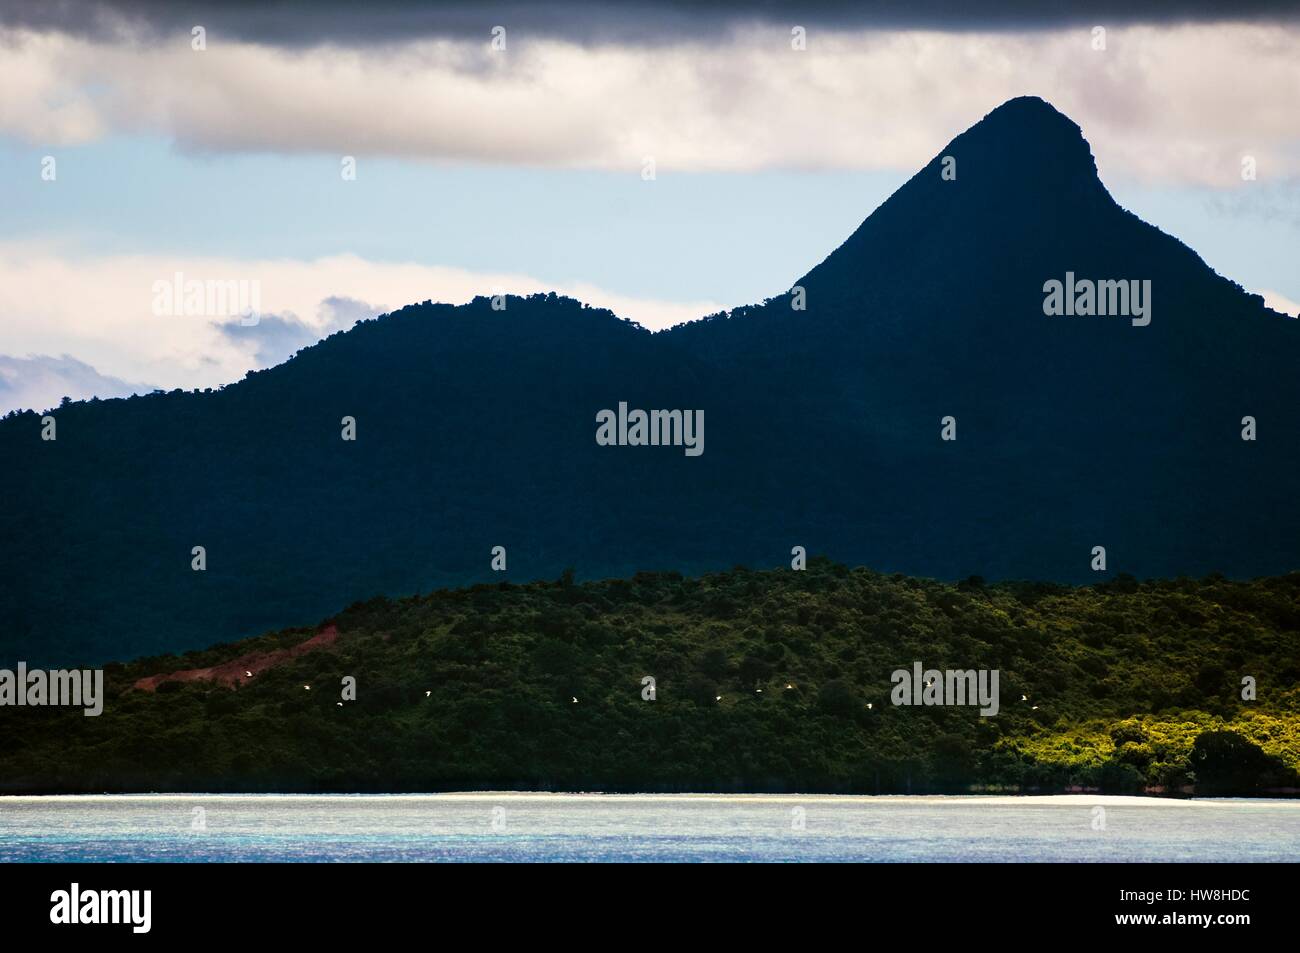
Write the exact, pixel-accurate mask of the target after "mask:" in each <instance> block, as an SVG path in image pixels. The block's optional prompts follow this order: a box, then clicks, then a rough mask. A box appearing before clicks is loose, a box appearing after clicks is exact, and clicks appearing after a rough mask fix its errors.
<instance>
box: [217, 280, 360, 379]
mask: <svg viewBox="0 0 1300 953" xmlns="http://www.w3.org/2000/svg"><path fill="white" fill-rule="evenodd" d="M378 314H379V309H378V308H376V307H374V306H372V305H369V304H366V302H364V301H357V300H355V299H354V298H347V297H341V296H338V295H332V296H330V297H328V298H326V299H325V300H324V301H322V302H321V303H320V307H319V308H318V309H317V318H316V320H315V321H314V322H310V323H309V322H306V321H303V320H301V319H300V318H299V317H298V316H297V315H295V314H292V313H286V314H261V315H258V316H257V318H256V323H252V322H251V319H250V320H240V319H238V318H235V319H231V320H226V321H218V322H214V324H215V326H216V328H217V330H218V331H219V332H220V333H221V334H222V335H223V336H224V337H225V338H226V339H227V340H229V341H231V342H233V343H234V344H236V345H237V346H245V347H246V349H247V351H248V352H249V353H250V354H251V355H252V358H253V360H254V361H256V363H257V366H258V367H274V366H275V365H276V364H281V363H283V362H284V361H287V360H288V359H289V358H291V357H293V356H294V354H296V353H297V352H298V351H300V350H302V349H303V348H305V347H309V346H310V345H312V344H315V343H316V342H317V341H319V340H320V339H321V338H325V337H329V335H331V334H333V333H334V332H335V331H346V330H347V329H348V328H350V327H352V325H354V324H356V323H357V322H358V321H361V320H364V319H366V318H373V317H375V316H376V315H378Z"/></svg>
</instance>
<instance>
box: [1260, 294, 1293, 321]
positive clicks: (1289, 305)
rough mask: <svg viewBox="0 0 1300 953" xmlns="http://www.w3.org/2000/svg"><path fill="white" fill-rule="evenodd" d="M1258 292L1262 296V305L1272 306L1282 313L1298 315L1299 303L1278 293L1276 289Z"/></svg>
mask: <svg viewBox="0 0 1300 953" xmlns="http://www.w3.org/2000/svg"><path fill="white" fill-rule="evenodd" d="M1260 294H1261V295H1263V296H1264V306H1265V307H1266V308H1272V309H1273V310H1274V311H1278V312H1281V313H1282V314H1289V315H1291V317H1293V318H1297V317H1300V304H1297V303H1296V302H1294V301H1292V300H1291V299H1290V298H1287V297H1286V296H1284V295H1280V294H1278V293H1277V292H1276V291H1261V292H1260Z"/></svg>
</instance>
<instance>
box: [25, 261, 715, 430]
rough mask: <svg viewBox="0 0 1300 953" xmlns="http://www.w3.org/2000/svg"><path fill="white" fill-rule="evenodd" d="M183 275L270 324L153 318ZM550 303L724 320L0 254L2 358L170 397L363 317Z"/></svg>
mask: <svg viewBox="0 0 1300 953" xmlns="http://www.w3.org/2000/svg"><path fill="white" fill-rule="evenodd" d="M177 272H180V273H181V274H182V275H183V276H184V279H185V280H186V281H190V280H198V281H209V280H210V281H248V282H257V283H258V284H257V287H258V289H259V292H260V299H261V300H260V302H259V310H260V312H261V313H262V314H263V315H266V316H267V318H266V319H265V320H264V321H263V322H261V323H260V324H259V325H258V326H255V327H248V328H242V327H239V326H238V325H239V319H238V318H237V317H235V318H228V319H222V318H221V317H220V316H213V315H204V316H184V315H181V316H177V315H170V314H167V315H159V314H155V313H154V284H155V282H159V281H162V282H172V281H173V276H174V275H175V274H176V273H177ZM545 291H555V292H556V293H558V294H567V295H570V296H572V297H575V298H578V299H580V300H582V301H584V302H586V303H588V304H591V305H593V306H595V307H603V308H609V309H610V310H611V311H613V312H614V313H615V314H617V315H619V316H620V317H625V318H630V319H631V320H634V321H637V322H638V323H640V324H643V325H645V326H646V327H649V328H652V329H657V328H663V327H668V326H671V325H673V324H677V323H679V322H681V321H688V320H692V319H694V318H698V317H702V316H703V315H705V314H709V313H712V312H715V311H718V310H720V309H721V305H719V304H718V303H716V302H713V301H692V302H674V301H655V300H647V299H640V298H631V297H626V296H622V295H617V294H611V293H609V292H606V291H604V290H603V289H601V288H598V287H595V286H592V285H588V284H572V285H559V286H557V285H549V284H546V283H544V282H542V281H539V280H538V279H536V278H532V277H529V276H527V275H518V274H507V273H500V274H488V273H477V272H471V271H465V270H462V269H457V268H442V267H433V266H427V265H419V264H412V263H394V262H374V261H367V260H365V259H362V258H358V257H357V256H355V255H334V256H330V257H326V258H319V259H314V260H311V261H295V260H241V259H235V258H202V257H184V256H164V255H118V256H106V257H98V258H77V257H69V256H67V255H64V254H62V253H61V252H60V250H59V249H57V248H55V247H44V248H40V247H34V246H32V245H31V244H30V243H24V244H19V243H16V242H15V243H0V315H3V316H4V330H5V338H4V348H5V350H6V351H8V352H9V353H11V354H72V355H75V356H76V357H77V358H79V359H80V360H82V361H85V362H86V363H87V364H89V365H92V366H93V368H94V369H97V370H98V371H99V372H100V373H101V374H103V375H108V376H111V377H115V378H120V379H121V380H126V381H150V382H152V383H153V384H154V385H156V386H158V387H161V388H164V389H171V388H174V387H181V388H186V389H190V388H196V387H197V388H203V387H216V386H220V385H222V384H226V383H229V382H231V381H234V380H238V379H240V378H241V377H243V375H244V374H245V372H247V371H249V370H252V369H255V368H258V367H264V366H267V365H268V364H271V363H276V362H278V361H280V360H282V359H284V358H286V357H288V356H289V355H290V354H292V352H293V351H295V350H297V349H298V348H301V347H304V346H306V345H307V344H310V343H313V342H314V341H316V340H319V339H320V338H321V337H323V336H325V335H327V334H330V333H332V332H333V331H335V330H339V329H341V328H345V327H349V326H351V324H352V323H353V322H354V321H355V320H356V319H357V318H358V317H363V316H368V315H369V314H374V313H382V312H386V311H392V310H396V309H397V308H400V307H402V306H404V305H407V304H411V303H413V302H417V301H424V300H433V301H440V302H447V303H452V304H459V303H463V302H466V301H469V300H470V299H471V298H473V297H475V296H476V295H484V294H494V293H497V292H504V293H509V294H533V293H536V292H545ZM232 325H233V326H232ZM35 372H36V369H35V368H30V369H28V370H23V369H22V368H21V367H18V368H17V370H16V371H15V374H16V375H17V376H16V377H15V378H14V381H13V382H11V384H10V386H11V387H15V388H16V387H18V386H20V385H24V386H25V383H24V382H23V381H22V377H23V375H25V374H27V373H35ZM65 393H68V394H69V395H70V396H78V395H76V394H72V392H71V391H65ZM57 396H62V395H61V394H60V395H57ZM100 396H105V395H104V394H100ZM10 406H17V404H11V405H10ZM6 409H8V408H6Z"/></svg>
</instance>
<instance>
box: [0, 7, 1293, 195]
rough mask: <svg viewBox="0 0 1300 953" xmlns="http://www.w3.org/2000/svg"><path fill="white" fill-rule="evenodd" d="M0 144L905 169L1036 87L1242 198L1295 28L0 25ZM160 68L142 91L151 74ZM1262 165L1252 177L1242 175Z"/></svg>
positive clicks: (1275, 134) (1281, 128)
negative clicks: (294, 35) (637, 40)
mask: <svg viewBox="0 0 1300 953" xmlns="http://www.w3.org/2000/svg"><path fill="white" fill-rule="evenodd" d="M3 35H4V39H3V42H4V43H5V44H6V45H7V49H6V52H5V55H4V56H2V57H0V133H3V132H8V133H10V134H13V135H17V136H20V137H23V138H26V139H28V140H29V141H32V142H34V143H40V144H42V146H44V147H47V148H53V147H54V146H57V145H58V144H60V143H76V142H84V141H87V140H89V139H94V138H98V137H102V136H105V135H109V134H140V135H162V136H165V137H169V138H170V139H171V140H172V141H174V143H175V144H176V146H177V147H178V148H180V149H182V150H187V151H194V152H227V151H244V152H281V153H302V152H306V153H316V154H324V155H332V156H342V155H356V156H396V157H404V158H412V159H422V160H434V161H472V162H488V163H509V164H519V165H530V166H555V167H570V168H598V169H608V170H618V171H622V172H625V173H628V174H629V175H636V174H639V173H640V171H641V168H642V164H643V160H644V159H645V158H646V157H653V158H654V159H655V160H656V164H657V167H658V173H659V174H660V175H663V174H671V173H672V172H673V171H675V170H691V171H695V170H754V169H764V168H802V169H808V168H812V169H824V168H838V169H891V170H911V169H915V168H917V167H918V166H919V165H920V164H922V163H923V162H925V161H927V160H928V159H929V158H931V157H932V156H933V155H934V153H935V152H936V151H937V150H938V149H939V148H941V147H942V146H943V144H944V143H945V142H947V141H948V139H950V138H951V137H952V136H953V135H955V134H956V133H958V132H960V131H962V130H963V129H965V128H966V127H968V126H969V125H971V124H972V123H974V122H975V121H976V120H978V119H979V118H980V117H981V116H983V115H984V114H985V113H987V112H988V111H989V110H991V109H992V108H993V107H994V106H996V105H998V104H999V103H1001V102H1003V101H1005V100H1007V99H1010V98H1012V97H1014V96H1017V95H1022V94H1034V95H1040V96H1042V97H1044V98H1045V99H1047V100H1049V101H1050V102H1052V103H1053V104H1054V105H1056V106H1057V107H1058V108H1059V109H1061V110H1062V111H1063V112H1065V113H1066V114H1067V115H1069V116H1070V117H1071V118H1073V119H1074V120H1075V121H1077V122H1079V123H1080V125H1081V126H1082V127H1083V129H1084V133H1085V135H1086V136H1087V137H1088V138H1089V141H1090V142H1091V143H1092V144H1093V146H1094V149H1095V151H1096V153H1097V155H1098V160H1099V166H1100V168H1101V171H1102V172H1103V174H1104V175H1113V176H1131V177H1135V178H1138V179H1143V180H1151V181H1158V182H1193V183H1198V184H1208V185H1215V186H1221V187H1239V186H1240V185H1241V179H1240V169H1241V157H1242V156H1243V155H1245V154H1250V155H1253V156H1255V157H1256V159H1257V161H1258V163H1259V167H1260V169H1261V170H1268V174H1270V175H1275V176H1279V177H1281V176H1286V175H1294V174H1297V173H1300V141H1298V140H1300V133H1298V132H1297V126H1296V124H1295V121H1294V118H1295V109H1294V106H1295V100H1296V96H1297V91H1298V90H1300V58H1298V57H1296V56H1295V50H1296V49H1297V48H1300V26H1297V25H1295V24H1277V23H1271V24H1229V25H1213V26H1211V25H1182V26H1161V27H1153V26H1131V27H1123V26H1116V27H1113V28H1111V29H1109V31H1108V33H1107V43H1106V49H1105V50H1095V49H1093V48H1092V43H1091V40H1092V37H1091V33H1090V31H1089V29H1088V28H1086V27H1078V28H1071V29H1055V30H1047V31H1034V32H961V33H952V32H948V33H942V32H933V31H924V30H909V31H902V32H873V31H856V32H844V31H824V32H821V33H818V32H816V31H813V32H811V33H810V34H809V38H808V48H807V50H805V51H802V52H798V51H794V50H792V49H791V47H790V36H789V31H788V29H787V28H785V27H781V28H780V29H778V28H777V27H775V26H766V27H765V26H762V25H753V24H751V25H749V26H746V27H743V28H737V29H736V30H735V31H733V32H731V33H728V34H727V35H726V36H725V37H722V38H719V39H715V40H710V39H700V38H690V37H686V38H683V39H681V40H679V41H677V42H674V43H672V44H669V45H666V46H663V47H659V48H654V49H650V48H645V47H642V46H638V45H635V44H617V43H604V44H597V45H583V44H581V43H579V42H577V41H575V40H569V39H564V38H551V39H547V38H540V39H537V38H535V39H532V40H531V41H530V42H528V43H525V44H518V45H511V46H510V47H509V48H508V50H507V51H506V52H504V53H494V52H492V51H490V50H489V49H488V47H487V44H486V42H479V41H474V42H470V41H457V40H452V39H445V38H444V39H437V38H432V39H417V40H413V41H409V42H402V43H395V44H393V45H390V46H386V47H383V48H377V47H348V46H314V47H309V48H302V49H296V48H295V49H289V48H282V47H277V46H268V45H258V44H255V43H244V42H239V41H232V40H230V39H229V38H225V37H221V36H219V35H212V36H210V37H209V44H208V49H207V50H206V51H203V52H195V51H193V50H191V48H190V43H189V34H188V32H186V33H183V34H180V35H173V36H170V37H168V38H166V39H161V40H157V41H153V42H148V43H144V42H137V41H123V40H117V41H108V40H90V39H82V38H76V37H73V36H71V35H67V34H62V33H35V32H30V31H12V30H11V31H9V32H8V33H7V34H3ZM160 76H165V77H167V81H166V82H159V81H158V77H160ZM1261 174H1263V173H1261Z"/></svg>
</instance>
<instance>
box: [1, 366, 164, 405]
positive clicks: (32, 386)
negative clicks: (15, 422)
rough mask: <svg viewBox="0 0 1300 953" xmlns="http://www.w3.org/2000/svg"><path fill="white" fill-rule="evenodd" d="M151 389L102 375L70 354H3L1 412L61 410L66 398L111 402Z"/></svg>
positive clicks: (144, 385)
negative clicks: (60, 406) (19, 355)
mask: <svg viewBox="0 0 1300 953" xmlns="http://www.w3.org/2000/svg"><path fill="white" fill-rule="evenodd" d="M151 390H153V388H152V387H150V386H149V385H147V384H128V383H127V382H126V381H123V380H119V379H118V378H116V377H109V376H107V375H104V374H101V373H99V371H97V370H95V369H94V368H93V367H91V366H90V365H89V364H85V363H83V362H81V361H79V360H77V359H76V358H74V357H71V356H69V355H67V354H64V355H63V356H62V357H48V356H46V355H42V354H33V355H29V356H27V357H10V356H9V355H5V354H0V412H8V411H10V410H36V411H42V410H49V409H50V408H51V407H57V406H58V405H59V403H60V401H62V399H63V398H64V397H71V398H72V399H73V400H88V399H89V398H91V397H98V398H100V399H107V398H110V397H129V396H131V395H132V394H144V393H148V392H149V391H151Z"/></svg>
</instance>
